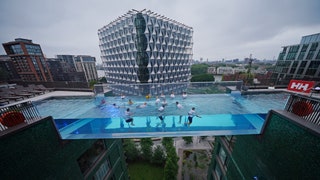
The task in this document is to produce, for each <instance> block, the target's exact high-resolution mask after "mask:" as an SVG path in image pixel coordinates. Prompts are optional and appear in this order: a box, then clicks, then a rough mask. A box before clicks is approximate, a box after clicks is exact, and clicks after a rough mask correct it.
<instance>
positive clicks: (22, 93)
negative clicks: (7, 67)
mask: <svg viewBox="0 0 320 180" xmlns="http://www.w3.org/2000/svg"><path fill="white" fill-rule="evenodd" d="M11 92H12V94H13V95H15V96H23V97H27V98H30V97H32V96H34V95H33V94H31V93H28V92H25V91H24V90H22V89H12V90H11Z"/></svg>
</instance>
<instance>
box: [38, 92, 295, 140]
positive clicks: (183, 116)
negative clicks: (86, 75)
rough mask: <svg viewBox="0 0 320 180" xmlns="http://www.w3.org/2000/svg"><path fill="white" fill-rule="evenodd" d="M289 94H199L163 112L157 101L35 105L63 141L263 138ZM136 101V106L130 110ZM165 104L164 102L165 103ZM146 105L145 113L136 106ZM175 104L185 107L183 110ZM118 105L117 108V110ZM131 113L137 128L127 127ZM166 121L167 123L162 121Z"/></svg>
mask: <svg viewBox="0 0 320 180" xmlns="http://www.w3.org/2000/svg"><path fill="white" fill-rule="evenodd" d="M288 97H289V94H286V93H276V94H275V93H272V94H252V95H240V93H231V94H207V95H206V94H199V95H188V97H187V98H186V99H183V98H182V97H180V96H176V97H175V98H170V97H166V98H165V99H166V101H167V106H166V107H165V111H164V113H161V114H160V113H159V112H158V108H159V107H160V106H161V103H158V104H156V103H155V100H156V98H155V97H151V98H150V99H148V100H147V99H146V98H145V97H141V96H140V97H138V96H131V97H125V98H124V99H122V98H121V97H103V96H97V97H94V98H72V97H70V98H51V99H47V100H43V101H40V102H35V105H36V107H37V109H38V111H39V113H40V115H41V116H44V117H45V116H52V117H53V118H54V119H55V123H56V126H57V128H58V129H59V132H60V135H61V137H62V138H63V139H92V138H94V139H95V138H141V137H159V136H195V135H197V136H208V135H236V134H259V133H260V131H261V127H262V125H263V123H264V119H265V116H266V114H267V113H268V111H269V110H271V109H284V107H285V104H286V102H287V99H288ZM129 99H131V100H132V101H133V102H134V104H132V105H129V104H128V100H129ZM162 101H163V100H161V102H162ZM144 102H146V103H147V106H146V107H145V108H137V107H136V106H138V105H141V104H143V103H144ZM176 102H179V103H180V104H181V105H182V106H183V108H182V109H178V108H177V107H176ZM113 104H116V106H114V105H113ZM192 107H195V108H196V112H197V113H198V114H199V115H200V116H201V118H198V117H194V118H193V122H192V124H191V125H188V120H187V115H188V111H189V110H190V109H191V108H192ZM127 108H130V110H131V111H132V112H133V113H134V115H133V119H134V126H132V125H131V124H129V123H126V122H125V119H124V112H125V110H126V109H127ZM159 115H163V116H164V118H165V119H164V120H163V121H161V120H160V119H159V117H158V116H159Z"/></svg>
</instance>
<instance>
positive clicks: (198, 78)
mask: <svg viewBox="0 0 320 180" xmlns="http://www.w3.org/2000/svg"><path fill="white" fill-rule="evenodd" d="M214 80H215V79H214V77H213V75H212V74H199V75H194V76H192V77H191V82H208V81H214Z"/></svg>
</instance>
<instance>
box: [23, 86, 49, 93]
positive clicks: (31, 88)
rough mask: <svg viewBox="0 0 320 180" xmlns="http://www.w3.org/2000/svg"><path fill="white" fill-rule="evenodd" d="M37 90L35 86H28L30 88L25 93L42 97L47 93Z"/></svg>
mask: <svg viewBox="0 0 320 180" xmlns="http://www.w3.org/2000/svg"><path fill="white" fill-rule="evenodd" d="M35 88H36V86H35V85H34V84H30V85H28V87H26V88H25V91H26V92H28V93H32V94H34V95H40V94H44V93H45V91H40V90H36V89H35Z"/></svg>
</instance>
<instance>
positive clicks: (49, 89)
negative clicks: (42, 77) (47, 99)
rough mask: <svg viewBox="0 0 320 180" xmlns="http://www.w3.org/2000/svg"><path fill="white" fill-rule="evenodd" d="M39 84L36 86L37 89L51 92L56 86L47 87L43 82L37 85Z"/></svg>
mask: <svg viewBox="0 0 320 180" xmlns="http://www.w3.org/2000/svg"><path fill="white" fill-rule="evenodd" d="M36 86H37V88H35V90H39V91H43V90H44V91H49V92H51V91H54V88H46V87H44V86H43V85H42V84H39V85H36Z"/></svg>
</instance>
